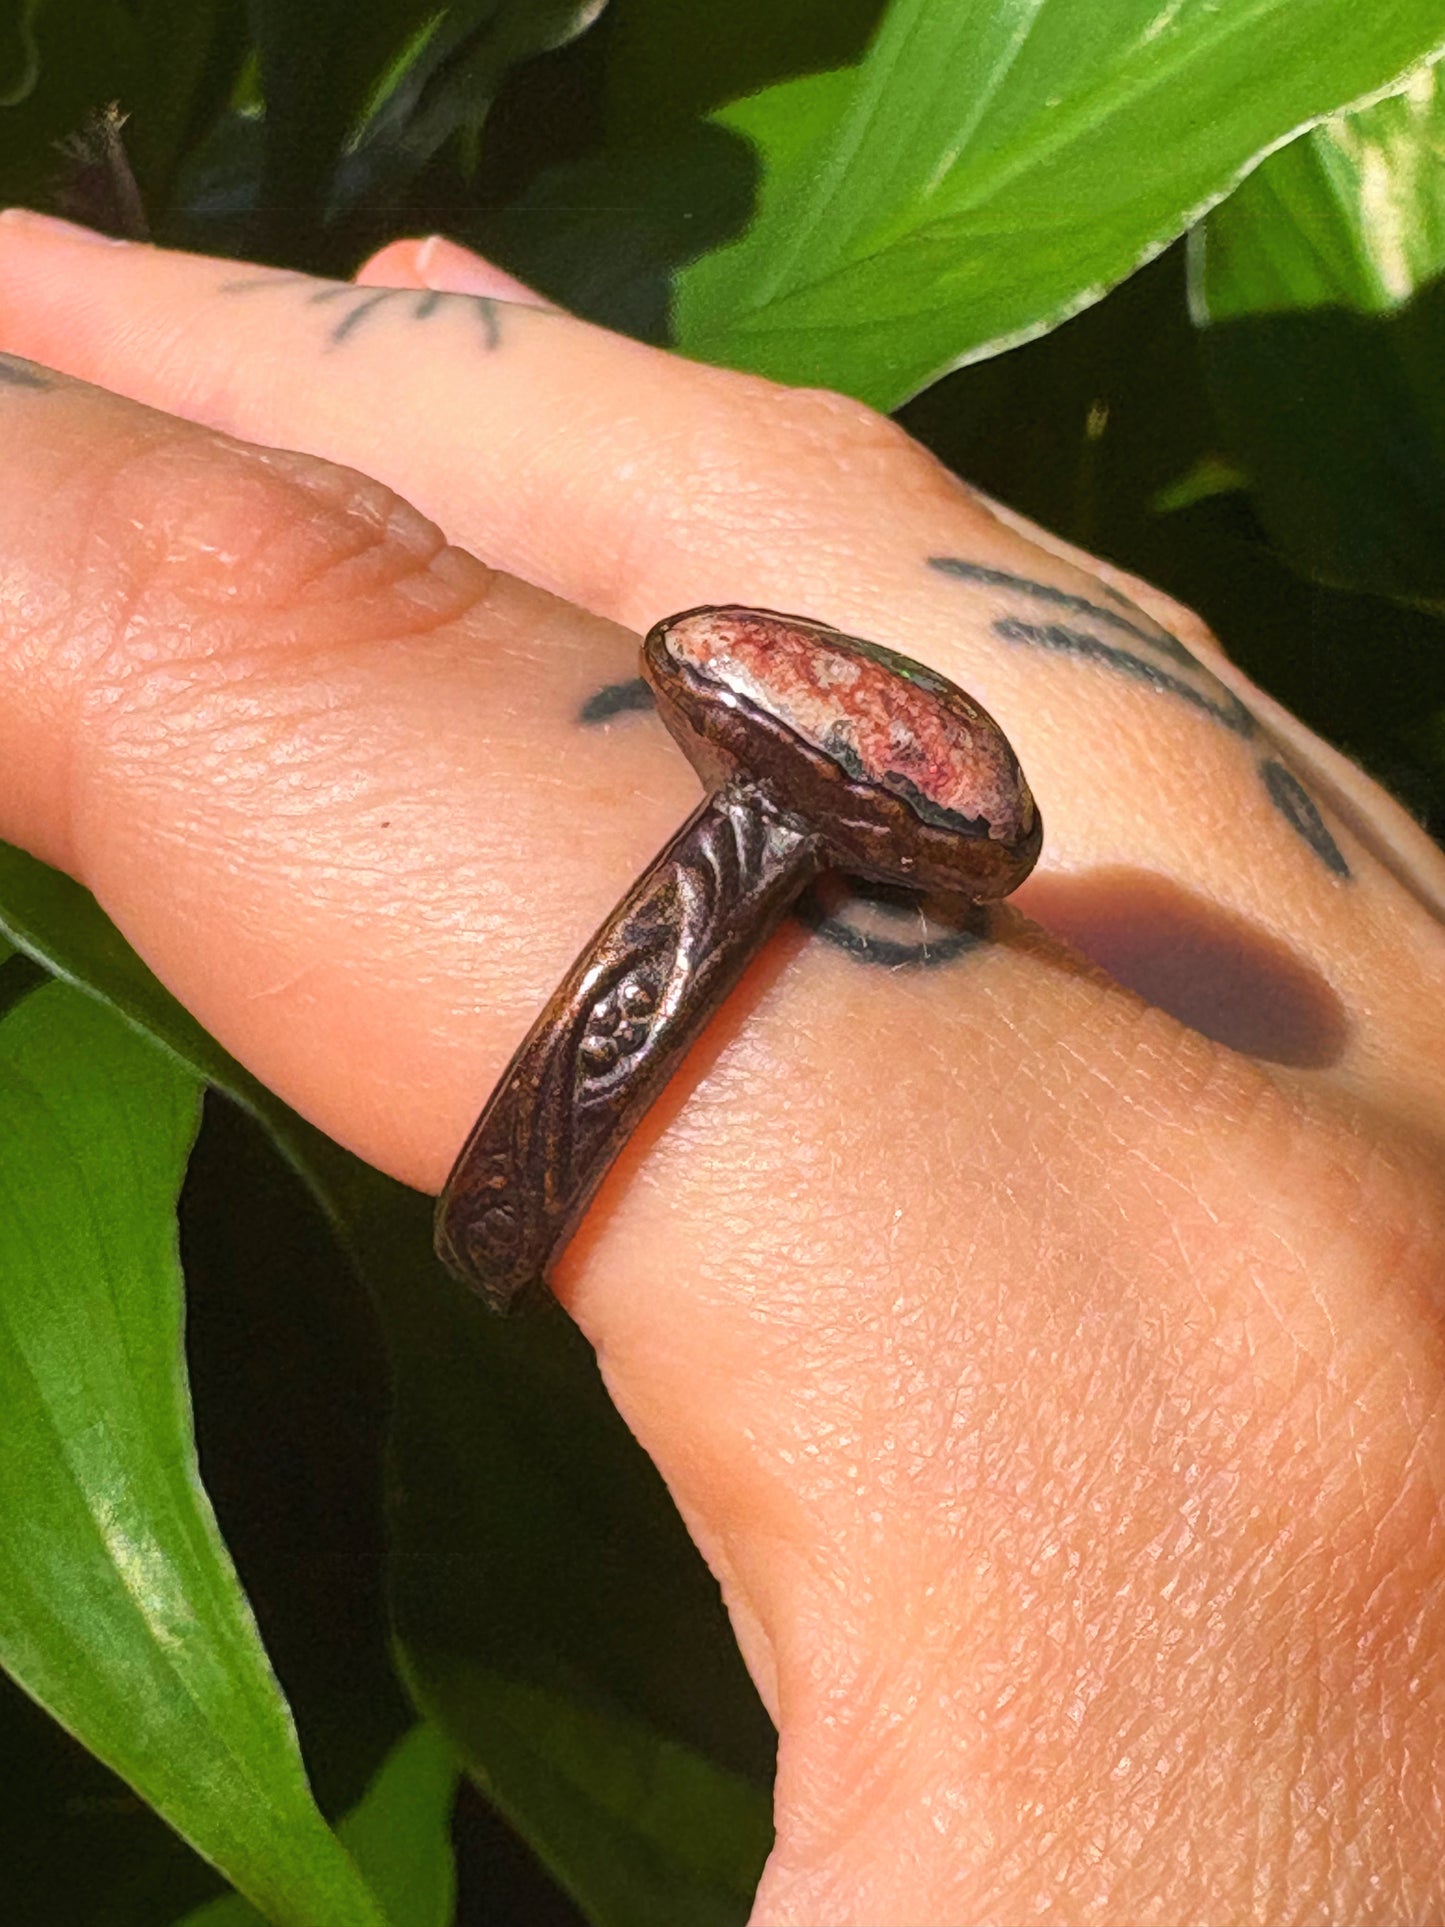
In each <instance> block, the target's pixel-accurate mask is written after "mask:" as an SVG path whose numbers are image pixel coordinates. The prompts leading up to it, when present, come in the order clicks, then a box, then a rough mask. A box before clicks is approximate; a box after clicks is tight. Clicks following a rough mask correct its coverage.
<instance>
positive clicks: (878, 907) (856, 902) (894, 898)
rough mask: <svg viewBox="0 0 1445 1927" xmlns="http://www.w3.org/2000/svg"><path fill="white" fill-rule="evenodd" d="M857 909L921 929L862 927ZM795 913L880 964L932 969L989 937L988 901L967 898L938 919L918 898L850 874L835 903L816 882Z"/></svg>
mask: <svg viewBox="0 0 1445 1927" xmlns="http://www.w3.org/2000/svg"><path fill="white" fill-rule="evenodd" d="M830 894H832V893H831V892H830ZM849 909H851V910H852V911H853V913H854V914H853V917H852V918H851V919H850V917H849V916H848V915H846V914H845V912H846V911H847V910H849ZM860 909H861V910H862V912H863V913H864V915H867V914H868V912H870V911H871V912H872V913H873V916H874V919H875V920H876V919H877V918H878V917H879V915H880V913H881V915H882V916H883V917H884V918H886V917H888V916H889V915H890V914H891V915H893V916H896V917H897V918H898V919H899V922H900V924H905V923H906V924H909V925H912V926H914V927H915V928H917V929H918V930H919V931H920V934H919V935H918V936H916V937H911V938H909V939H908V940H906V941H905V940H904V939H903V938H901V937H895V936H891V935H889V934H888V933H887V932H886V931H880V930H869V929H866V928H864V927H863V926H862V925H861V924H860V923H859V921H858V920H857V915H858V912H859V910H860ZM793 915H794V917H795V918H796V919H797V921H798V922H799V923H801V924H802V926H803V927H804V929H805V930H811V931H812V933H813V934H814V936H817V937H821V938H822V939H823V941H824V943H828V944H831V945H832V946H833V948H834V949H835V950H841V951H842V952H843V953H844V955H845V956H848V957H851V958H852V959H853V961H854V962H855V963H861V964H872V965H874V966H875V967H878V968H881V969H883V970H918V969H924V970H936V969H937V968H938V967H939V966H940V965H942V964H949V963H952V962H953V961H954V960H955V958H957V957H963V956H966V955H967V954H968V953H969V951H971V950H977V949H978V947H979V946H980V944H984V943H987V941H988V935H989V921H988V905H987V904H986V903H975V904H971V905H969V906H968V908H967V909H966V910H964V911H963V912H962V914H961V915H959V916H955V917H953V918H950V920H949V921H948V922H942V921H939V920H937V919H935V918H934V917H933V916H932V915H930V913H929V910H928V908H927V906H926V905H925V904H922V903H920V902H919V901H918V900H917V899H916V898H910V897H907V896H905V895H904V893H902V892H895V891H892V890H890V889H889V888H888V887H887V886H885V885H882V884H871V883H865V882H862V881H861V880H859V879H857V878H852V877H850V878H849V879H848V886H847V896H846V898H845V900H844V902H843V903H842V904H840V905H839V906H838V907H836V908H833V907H830V905H829V903H828V902H827V901H826V900H825V896H824V893H823V891H822V890H820V889H819V887H818V886H817V885H814V886H813V888H811V889H808V890H805V891H804V892H803V894H802V896H801V897H799V899H798V901H797V903H796V904H795V905H794V906H793Z"/></svg>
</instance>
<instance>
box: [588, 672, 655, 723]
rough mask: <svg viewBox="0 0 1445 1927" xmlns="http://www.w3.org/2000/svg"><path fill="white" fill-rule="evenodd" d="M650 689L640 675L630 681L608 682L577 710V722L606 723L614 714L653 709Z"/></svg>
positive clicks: (620, 714)
mask: <svg viewBox="0 0 1445 1927" xmlns="http://www.w3.org/2000/svg"><path fill="white" fill-rule="evenodd" d="M656 706H657V705H656V704H655V703H654V702H653V700H652V690H651V689H650V688H649V687H648V685H647V683H646V682H645V681H644V680H643V678H642V677H641V676H634V677H633V678H632V680H631V681H630V682H610V683H608V684H607V685H606V687H605V688H602V689H599V690H598V691H597V693H596V695H595V696H589V697H588V698H587V700H586V702H585V703H583V705H582V707H581V708H580V709H579V710H578V712H577V720H578V722H579V723H606V722H610V721H611V720H612V718H613V717H614V716H626V715H628V714H629V713H630V712H631V711H632V710H634V709H655V708H656Z"/></svg>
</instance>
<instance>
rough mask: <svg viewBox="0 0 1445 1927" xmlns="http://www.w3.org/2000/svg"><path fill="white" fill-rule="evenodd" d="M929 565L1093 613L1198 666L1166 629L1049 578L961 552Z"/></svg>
mask: <svg viewBox="0 0 1445 1927" xmlns="http://www.w3.org/2000/svg"><path fill="white" fill-rule="evenodd" d="M928 566H929V568H930V569H937V570H938V572H939V574H940V575H951V576H955V577H957V578H958V579H959V580H960V581H963V582H977V583H979V584H980V585H981V586H982V587H984V588H989V589H1017V590H1018V592H1019V593H1020V594H1021V595H1027V596H1031V597H1032V598H1033V599H1034V601H1036V602H1049V603H1052V604H1053V606H1054V607H1055V608H1056V609H1067V610H1069V611H1070V613H1071V614H1073V615H1076V616H1093V617H1094V618H1095V620H1096V621H1098V622H1103V623H1106V624H1108V626H1109V627H1110V628H1113V629H1122V630H1123V631H1124V634H1125V635H1127V636H1134V637H1136V638H1137V639H1138V640H1139V641H1140V642H1147V643H1151V644H1152V645H1153V646H1154V648H1156V649H1157V650H1158V651H1159V653H1160V655H1162V656H1168V657H1169V658H1170V659H1171V660H1172V661H1174V662H1178V663H1183V664H1184V666H1185V667H1186V668H1188V669H1197V668H1198V667H1199V658H1198V657H1197V656H1195V655H1193V654H1192V653H1191V652H1190V651H1189V650H1188V649H1186V648H1185V646H1184V644H1183V643H1182V642H1181V641H1180V640H1179V638H1178V636H1173V635H1171V634H1170V633H1169V631H1168V630H1167V629H1161V628H1154V629H1142V628H1140V626H1139V624H1138V623H1137V622H1134V621H1132V620H1131V619H1130V618H1129V617H1128V616H1121V615H1120V614H1119V611H1118V610H1117V609H1106V608H1104V607H1103V605H1102V604H1101V603H1098V602H1090V600H1089V598H1088V597H1087V596H1082V595H1073V594H1071V593H1070V592H1069V590H1067V589H1060V588H1058V587H1056V585H1055V584H1054V583H1052V582H1035V581H1033V580H1031V578H1030V577H1028V576H1026V575H1013V574H1012V573H1011V572H1010V571H1009V570H1008V569H988V568H985V567H984V565H983V563H981V562H965V561H964V560H963V558H962V557H961V556H956V555H931V556H929V558H928ZM1104 593H1105V595H1109V596H1113V597H1114V598H1115V600H1116V601H1119V602H1122V603H1124V604H1125V606H1126V607H1132V606H1133V605H1132V604H1131V603H1129V601H1128V598H1127V597H1125V596H1122V595H1120V593H1119V591H1118V590H1117V589H1111V588H1109V587H1108V586H1107V584H1105V585H1104Z"/></svg>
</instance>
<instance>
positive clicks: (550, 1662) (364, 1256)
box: [0, 846, 773, 1927]
mask: <svg viewBox="0 0 1445 1927" xmlns="http://www.w3.org/2000/svg"><path fill="white" fill-rule="evenodd" d="M0 922H3V924H4V925H5V926H6V927H7V928H8V929H9V931H10V932H11V934H12V935H13V936H15V937H16V938H17V939H18V940H19V941H20V942H21V943H22V944H23V945H24V947H25V948H26V950H27V951H29V952H31V953H32V954H33V955H35V956H37V957H39V958H40V959H41V960H42V961H44V962H45V963H46V964H47V965H48V966H49V967H50V968H52V969H54V970H57V971H58V972H60V973H61V974H63V975H66V976H68V977H70V978H71V979H72V980H73V981H75V982H77V983H81V984H84V985H86V986H88V987H89V988H90V990H91V991H92V993H93V994H96V995H98V996H101V997H104V998H106V999H107V1000H109V1001H112V1002H113V1003H114V1004H115V1006H116V1008H117V1009H119V1010H120V1011H122V1012H123V1013H124V1014H125V1015H126V1016H127V1017H128V1018H129V1019H130V1020H131V1021H132V1022H133V1023H136V1024H138V1025H140V1026H141V1027H142V1028H144V1029H146V1030H147V1031H148V1032H151V1033H153V1034H154V1035H156V1036H157V1037H159V1038H160V1039H161V1040H162V1041H163V1042H164V1043H165V1044H166V1045H167V1046H168V1047H169V1048H170V1049H171V1050H173V1051H175V1052H176V1053H177V1054H178V1055H179V1056H180V1057H181V1058H182V1059H183V1060H184V1061H185V1062H187V1063H189V1064H191V1065H193V1066H195V1067H196V1068H197V1069H200V1070H201V1071H202V1072H203V1074H204V1075H206V1076H208V1077H211V1078H213V1079H215V1081H217V1082H218V1083H220V1084H221V1085H222V1087H223V1088H225V1089H227V1090H229V1091H231V1092H232V1093H233V1094H234V1095H235V1096H237V1097H238V1098H239V1100H240V1101H241V1102H242V1103H243V1104H245V1105H246V1106H247V1107H248V1108H249V1109H252V1110H253V1111H254V1112H255V1114H256V1115H258V1116H259V1117H261V1118H262V1119H263V1120H264V1121H265V1122H266V1123H267V1124H268V1126H269V1128H270V1129H271V1130H272V1131H273V1133H274V1134H275V1136H276V1139H277V1142H278V1144H280V1146H281V1147H282V1149H283V1150H284V1151H285V1152H286V1154H287V1155H288V1157H290V1158H291V1160H292V1161H293V1163H294V1164H295V1165H296V1167H297V1168H298V1169H299V1170H300V1171H301V1172H302V1173H303V1175H305V1176H307V1177H308V1179H309V1181H310V1183H311V1184H312V1186H313V1187H314V1189H315V1191H316V1193H317V1195H318V1197H319V1198H320V1199H321V1200H322V1202H323V1204H324V1206H325V1208H326V1209H327V1211H328V1213H329V1214H330V1216H331V1218H332V1221H333V1223H334V1224H335V1226H336V1228H337V1231H338V1235H339V1236H340V1237H341V1239H342V1241H343V1243H344V1245H345V1247H346V1249H347V1250H348V1252H349V1254H350V1256H351V1258H352V1262H353V1263H354V1265H355V1266H356V1269H357V1271H358V1273H359V1274H360V1275H361V1276H362V1277H363V1278H364V1279H365V1281H366V1282H367V1284H368V1286H369V1287H370V1289H371V1291H372V1294H373V1297H374V1300H375V1302H376V1305H377V1308H378V1310H379V1312H380V1315H381V1319H382V1324H383V1327H384V1330H385V1332H386V1337H387V1343H388V1348H389V1351H390V1355H391V1360H392V1369H393V1398H394V1415H393V1436H392V1466H391V1481H390V1483H391V1536H392V1591H393V1603H394V1614H395V1622H396V1628H397V1635H398V1638H399V1640H400V1642H401V1647H402V1653H403V1658H404V1663H405V1667H406V1671H407V1675H408V1679H409V1682H410V1683H411V1685H412V1687H413V1691H414V1695H415V1697H416V1700H417V1703H418V1705H419V1706H420V1708H421V1710H422V1711H423V1712H424V1713H426V1714H427V1715H428V1716H429V1717H430V1718H432V1719H434V1720H435V1721H436V1723H437V1724H438V1726H440V1727H441V1728H442V1729H443V1730H444V1731H445V1732H446V1733H447V1735H448V1737H449V1738H450V1739H451V1740H452V1742H453V1744H454V1745H455V1746H456V1748H457V1750H458V1752H459V1753H460V1754H461V1755H462V1757H463V1758H464V1759H465V1760H466V1762H467V1764H468V1766H469V1768H470V1769H471V1770H472V1771H473V1772H474V1774H475V1775H476V1777H477V1778H478V1779H479V1780H481V1781H482V1783H483V1784H484V1785H485V1787H486V1788H487V1790H488V1792H490V1793H491V1795H492V1797H493V1798H494V1799H495V1801H496V1802H497V1804H498V1805H499V1806H500V1807H501V1808H502V1809H503V1810H504V1811H505V1812H506V1814H507V1815H508V1817H509V1818H510V1819H511V1821H512V1823H513V1824H514V1825H515V1826H516V1827H517V1829H518V1830H519V1831H520V1832H521V1833H522V1834H524V1835H525V1837H526V1838H527V1839H528V1840H530V1841H531V1842H532V1843H533V1845H534V1846H535V1847H536V1849H537V1851H538V1852H539V1853H540V1854H541V1856H542V1858H543V1859H544V1860H545V1861H546V1862H547V1864H548V1865H549V1866H550V1867H551V1868H552V1870H553V1872H554V1873H555V1874H556V1876H557V1877H558V1879H559V1880H561V1881H562V1882H563V1884H564V1885H566V1886H567V1887H568V1888H569V1889H570V1890H571V1891H572V1893H573V1894H574V1895H576V1897H577V1899H578V1900H579V1902H580V1903H581V1904H582V1906H583V1907H584V1908H586V1909H587V1910H588V1912H589V1913H590V1914H591V1915H592V1917H593V1918H594V1919H596V1920H597V1921H598V1922H600V1923H604V1927H614V1923H615V1927H675V1923H676V1921H678V1920H679V1919H691V1918H694V1917H696V1918H698V1919H703V1918H704V1917H705V1918H706V1919H708V1920H710V1921H711V1920H717V1921H719V1922H732V1921H737V1922H739V1923H741V1922H742V1921H744V1920H745V1919H746V1918H747V1913H748V1906H749V1901H750V1897H751V1893H752V1888H753V1885H754V1884H755V1882H756V1878H757V1875H758V1873H759V1872H760V1871H761V1867H762V1862H763V1859H764V1857H765V1855H766V1852H767V1847H768V1842H769V1837H770V1828H771V1820H770V1802H769V1797H768V1783H769V1780H770V1776H771V1761H772V1750H773V1733H772V1728H771V1725H770V1723H769V1721H768V1719H767V1716H766V1714H765V1713H764V1711H763V1709H762V1707H761V1705H760V1703H759V1701H758V1698H757V1695H756V1693H755V1691H754V1690H753V1687H752V1684H751V1682H750V1681H749V1679H748V1677H747V1674H746V1672H745V1670H744V1668H743V1665H742V1662H741V1659H740V1658H739V1656H738V1652H737V1648H736V1645H735V1643H734V1641H733V1638H732V1634H731V1630H730V1628H729V1626H728V1622H727V1616H726V1613H725V1611H724V1609H723V1605H722V1601H721V1598H720V1597H719V1594H718V1590H717V1585H716V1582H715V1581H714V1580H713V1578H712V1576H711V1574H710V1573H709V1572H708V1571H707V1568H706V1567H705V1566H704V1564H703V1562H702V1560H701V1559H700V1558H699V1556H698V1554H697V1552H696V1551H695V1549H694V1548H693V1546H692V1545H691V1543H690V1541H689V1540H688V1538H687V1534H686V1532H685V1530H684V1528H683V1526H682V1523H681V1521H680V1519H679V1518H678V1516H677V1513H676V1510H675V1508H674V1507H673V1505H672V1502H671V1500H670V1499H669V1497H668V1495H667V1491H666V1488H665V1487H664V1486H663V1484H662V1481H661V1479H660V1478H659V1476H658V1474H657V1472H656V1470H655V1469H654V1467H653V1466H652V1464H651V1463H650V1461H649V1460H648V1459H647V1457H646V1455H645V1454H644V1453H643V1452H642V1450H641V1448H640V1447H639V1446H638V1445H637V1444H636V1442H635V1441H634V1440H633V1439H632V1437H631V1435H630V1434H629V1433H628V1431H627V1429H626V1427H625V1426H624V1425H623V1423H622V1421H621V1419H620V1418H619V1417H618V1415H617V1413H616V1411H615V1409H614V1408H613V1406H612V1404H611V1401H610V1400H609V1399H608V1397H607V1395H606V1392H605V1390H604V1389H603V1386H602V1382H601V1378H600V1376H599V1374H598V1371H597V1367H596V1363H595V1360H594V1359H593V1356H592V1353H591V1351H590V1349H589V1348H588V1347H587V1345H586V1344H585V1343H584V1341H583V1340H582V1339H581V1337H580V1336H579V1334H578V1333H577V1332H576V1330H575V1328H574V1327H573V1326H572V1325H571V1324H570V1323H569V1322H568V1321H567V1320H566V1319H564V1318H563V1317H562V1316H561V1314H560V1313H556V1314H553V1315H552V1316H550V1317H549V1316H547V1315H546V1314H541V1315H538V1316H535V1317H532V1318H526V1319H516V1320H511V1321H501V1320H498V1319H495V1318H493V1317H491V1316H490V1315H489V1314H488V1313H486V1312H485V1311H484V1310H483V1309H482V1307H481V1306H480V1305H479V1304H478V1303H477V1301H476V1300H475V1299H473V1298H472V1297H471V1296H470V1295H468V1294H467V1293H466V1292H464V1291H462V1290H461V1289H460V1288H459V1287H458V1286H457V1285H456V1284H455V1283H454V1282H453V1281H451V1280H450V1279H448V1278H447V1277H446V1276H445V1275H444V1274H443V1273H442V1272H441V1269H440V1267H439V1266H438V1265H437V1263H436V1261H435V1259H434V1258H433V1256H432V1252H431V1205H430V1202H429V1200H426V1199H424V1198H421V1197H419V1196H418V1195H417V1194H416V1193H415V1192H413V1191H409V1190H407V1189H406V1188H405V1187H404V1186H401V1185H399V1184H395V1183H393V1182H391V1181H390V1180H389V1179H387V1178H385V1177H383V1176H382V1175H381V1174H380V1173H379V1172H376V1171H372V1170H370V1169H368V1168H367V1167H366V1166H365V1165H363V1164H361V1163H360V1162H359V1161H358V1160H357V1159H355V1158H353V1157H351V1156H349V1155H348V1154H347V1153H346V1152H344V1151H342V1150H341V1149H340V1147H339V1146H337V1145H335V1144H332V1143H331V1142H330V1140H328V1139H326V1138H324V1137H322V1135H321V1134H320V1133H319V1132H316V1131H314V1130H313V1129H311V1127H310V1126H308V1125H306V1124H304V1123H303V1122H302V1120H301V1119H299V1118H297V1117H296V1116H295V1115H294V1113H292V1112H290V1111H288V1110H287V1109H286V1107H285V1106H284V1105H282V1104H281V1103H280V1102H279V1100H277V1099H276V1098H274V1097H272V1096H271V1095H270V1093H268V1092H266V1091H265V1090H264V1089H263V1088H262V1087H261V1086H260V1085H258V1084H257V1083H256V1081H255V1079H253V1078H252V1077H250V1075H249V1073H247V1072H245V1071H244V1070H242V1069H241V1067H240V1066H239V1065H237V1064H235V1062H234V1060H232V1059H231V1058H229V1057H228V1056H227V1055H226V1053H225V1052H224V1051H222V1050H221V1049H220V1047H219V1046H218V1045H216V1044H215V1043H214V1042H213V1041H212V1040H211V1039H210V1038H209V1037H208V1036H207V1035H206V1033H205V1032H204V1031H202V1030H201V1029H200V1027H199V1025H197V1024H196V1023H195V1022H194V1020H193V1019H192V1018H191V1017H189V1016H188V1014H187V1013H186V1012H185V1011H183V1010H182V1009H181V1008H180V1006H179V1005H178V1004H176V1002H175V1000H174V999H173V998H172V997H170V995H169V993H168V992H167V991H165V990H164V989H163V988H162V987H161V985H159V984H158V983H157V982H156V980H155V978H154V977H153V976H152V975H151V973H150V972H149V971H148V970H147V969H146V967H145V965H144V964H143V963H141V961H140V959H139V958H138V957H136V956H135V954H134V952H133V951H131V950H130V948H129V946H128V945H127V944H126V943H125V941H124V939H123V938H122V937H121V936H120V935H119V933H118V932H116V931H115V930H114V928H113V926H112V925H111V924H110V923H109V922H108V920H107V919H106V917H105V916H104V913H103V912H102V911H101V910H100V909H99V908H98V906H97V905H96V904H95V902H94V900H93V899H92V898H91V897H90V896H89V895H88V893H87V892H86V891H84V890H83V889H81V888H80V886H79V885H78V884H75V883H72V882H71V881H70V880H69V879H68V878H65V877H61V876H59V875H58V874H57V873H56V872H54V871H51V870H48V869H47V868H46V867H45V866H44V865H43V864H39V863H36V862H35V860H34V859H33V858H30V857H27V856H24V855H22V854H21V853H20V852H18V851H13V850H8V849H5V848H4V847H3V846H0ZM528 1694H530V1695H533V1696H534V1700H535V1704H537V1705H538V1706H544V1705H545V1706H546V1707H548V1708H549V1709H552V1710H551V1712H550V1714H549V1718H548V1720H547V1721H546V1722H545V1723H541V1724H539V1725H538V1727H537V1728H536V1730H535V1732H534V1733H533V1734H532V1736H531V1738H530V1742H529V1744H527V1745H523V1744H521V1742H520V1740H519V1737H518V1734H517V1732H516V1730H515V1728H516V1718H517V1715H516V1707H517V1704H518V1696H519V1695H522V1696H525V1695H528ZM562 1708H565V1709H566V1717H563V1714H562V1712H561V1711H560V1710H559V1709H562ZM583 1736H585V1744H584V1737H583ZM649 1763H650V1764H649ZM649 1774H650V1775H651V1777H652V1781H653V1782H654V1783H655V1784H658V1785H665V1784H667V1783H668V1782H669V1781H671V1780H672V1779H674V1778H675V1779H677V1781H678V1785H679V1789H680V1791H679V1794H678V1796H677V1799H676V1801H675V1803H674V1805H673V1806H671V1807H669V1806H668V1805H667V1803H666V1801H665V1800H661V1799H658V1798H654V1797H652V1796H650V1795H649V1796H648V1797H647V1798H645V1799H644V1798H643V1797H642V1795H640V1794H639V1792H638V1789H639V1787H642V1788H646V1786H647V1784H648V1780H649ZM639 1816H643V1817H639ZM739 1869H743V1870H746V1871H745V1872H742V1873H739V1871H738V1870H739Z"/></svg>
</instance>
